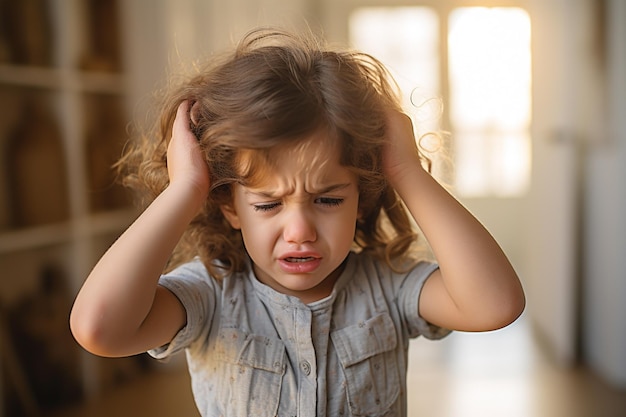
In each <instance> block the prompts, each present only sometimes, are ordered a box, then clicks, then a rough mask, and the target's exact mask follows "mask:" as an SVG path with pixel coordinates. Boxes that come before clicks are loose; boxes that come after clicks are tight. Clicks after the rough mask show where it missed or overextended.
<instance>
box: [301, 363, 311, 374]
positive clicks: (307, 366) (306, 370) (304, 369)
mask: <svg viewBox="0 0 626 417" xmlns="http://www.w3.org/2000/svg"><path fill="white" fill-rule="evenodd" d="M300 369H302V372H304V373H305V374H306V375H309V374H310V373H311V364H310V363H309V362H307V361H302V362H300Z"/></svg>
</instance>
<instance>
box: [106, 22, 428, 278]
mask: <svg viewBox="0 0 626 417" xmlns="http://www.w3.org/2000/svg"><path fill="white" fill-rule="evenodd" d="M197 68H198V69H197V73H195V74H194V75H192V76H191V77H190V78H187V79H184V80H182V82H179V83H178V84H177V85H175V86H171V87H170V88H169V89H168V91H167V92H166V93H165V94H163V95H162V96H161V104H160V106H158V108H159V110H160V111H159V113H160V114H159V120H158V121H157V123H154V125H153V127H152V129H151V130H148V131H147V132H145V133H144V134H142V135H141V136H140V138H139V140H138V141H136V142H134V143H133V144H131V145H130V146H129V149H128V150H127V152H126V153H125V155H124V156H123V157H122V159H121V160H120V161H119V163H118V168H119V169H120V172H121V173H122V174H123V175H124V179H125V181H124V182H125V183H126V184H127V185H129V186H131V187H133V188H136V189H138V190H144V191H147V192H148V193H147V194H145V196H146V197H147V200H146V201H145V202H150V201H151V200H152V199H154V198H155V197H156V196H157V195H158V194H159V193H161V192H162V191H163V190H164V189H165V187H167V184H168V176H167V167H166V153H167V143H168V141H169V139H170V136H171V130H172V124H173V121H174V118H175V115H176V109H177V108H178V106H179V104H180V103H181V102H182V101H184V100H190V101H191V102H193V103H194V107H193V120H194V123H193V124H192V130H193V132H194V133H195V135H196V136H197V138H198V140H199V143H200V145H201V147H202V149H203V151H204V154H205V157H206V161H207V163H208V166H209V172H210V179H211V191H210V194H209V198H208V199H207V201H206V204H205V205H204V207H203V209H202V211H201V212H200V213H199V214H198V215H197V216H196V218H195V219H194V220H193V221H192V223H191V224H190V225H189V227H188V229H187V231H186V233H185V234H184V236H183V238H182V239H181V242H180V243H179V245H178V247H177V248H176V250H175V251H174V254H173V257H172V260H171V262H170V267H173V266H175V265H178V264H180V263H181V262H185V261H188V260H190V259H191V258H193V257H195V256H200V258H201V259H202V260H203V262H204V263H205V265H206V266H207V268H208V270H209V272H210V273H211V274H212V275H214V276H217V277H220V276H223V275H224V274H227V273H231V272H235V271H242V270H244V269H245V268H246V252H245V248H244V246H243V240H242V237H241V232H240V231H239V230H234V229H233V228H231V227H230V225H229V224H228V222H227V221H226V219H225V218H224V216H223V215H222V213H221V210H220V207H221V206H222V205H227V204H230V203H231V201H232V195H231V185H232V184H233V183H235V182H242V181H244V180H246V178H241V173H238V172H237V157H238V155H240V154H241V150H251V151H253V153H255V154H258V156H259V158H257V159H256V162H253V164H254V166H258V165H259V164H261V163H262V162H263V161H267V160H269V155H270V153H271V152H272V150H273V149H275V148H276V147H279V146H286V145H295V144H299V143H301V142H303V140H305V139H307V138H308V137H310V135H311V134H313V133H315V132H316V131H318V130H319V129H326V131H327V133H328V136H329V137H331V138H333V140H336V141H337V142H338V143H339V146H340V149H341V156H340V163H341V164H342V165H343V166H345V167H347V168H348V169H350V170H352V171H353V172H354V173H355V174H356V175H357V177H358V178H359V212H360V213H361V216H360V218H359V220H358V221H357V228H356V233H355V237H354V243H355V246H356V247H357V248H360V250H363V251H367V252H370V253H371V254H373V255H374V256H376V257H378V258H380V259H383V260H385V261H387V262H388V263H389V264H390V265H392V263H393V260H394V259H396V258H399V257H403V256H405V255H406V254H407V252H408V250H409V248H410V246H411V244H412V243H413V242H415V241H416V234H415V232H414V229H413V227H412V223H411V221H410V218H409V216H408V214H407V212H406V210H405V208H404V206H403V204H402V201H401V200H400V198H399V197H398V196H397V194H396V193H395V191H394V190H393V189H392V188H391V187H390V186H389V185H388V184H387V182H386V180H385V177H384V175H383V173H382V169H381V150H382V146H383V143H384V141H385V114H386V111H388V109H389V108H395V109H399V108H400V104H399V94H398V92H397V86H396V84H395V83H394V82H393V80H392V78H391V77H390V75H389V73H388V72H387V70H386V69H385V67H384V66H383V65H382V64H381V63H380V62H379V61H378V60H376V59H375V58H373V57H371V56H369V55H367V54H364V53H360V52H356V51H351V50H339V49H333V48H330V47H328V46H326V45H323V44H322V43H321V42H320V41H319V40H318V39H316V38H315V37H313V36H309V35H306V36H304V35H296V34H292V33H288V32H284V31H280V30H268V29H258V30H255V31H253V32H250V33H249V34H248V35H246V36H245V37H244V38H243V40H242V41H241V42H240V43H239V44H238V45H237V47H236V48H235V50H234V51H233V52H231V53H229V54H227V55H224V56H222V57H220V58H213V59H212V60H211V62H210V63H209V64H208V65H206V66H204V67H197ZM252 171H254V169H252ZM251 175H254V174H253V173H252V174H251Z"/></svg>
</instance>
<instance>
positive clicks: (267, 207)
mask: <svg viewBox="0 0 626 417" xmlns="http://www.w3.org/2000/svg"><path fill="white" fill-rule="evenodd" d="M280 204H281V203H280V202H278V201H277V202H273V203H261V204H254V205H253V206H252V207H253V208H254V211H261V212H268V211H272V210H274V209H275V208H278V207H279V206H280Z"/></svg>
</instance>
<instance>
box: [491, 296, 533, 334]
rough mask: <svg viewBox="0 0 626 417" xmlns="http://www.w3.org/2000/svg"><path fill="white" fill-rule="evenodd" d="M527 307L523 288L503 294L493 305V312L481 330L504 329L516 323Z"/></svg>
mask: <svg viewBox="0 0 626 417" xmlns="http://www.w3.org/2000/svg"><path fill="white" fill-rule="evenodd" d="M525 308H526V297H525V295H524V291H523V290H522V289H521V287H520V289H519V290H516V291H512V292H511V294H508V295H506V296H502V297H501V298H500V299H499V300H497V302H496V303H495V304H494V305H493V306H492V308H491V312H490V313H489V314H488V318H486V320H485V322H484V324H483V328H482V329H481V331H491V330H498V329H502V328H504V327H506V326H508V325H510V324H512V323H514V322H515V321H516V320H517V319H518V318H519V317H520V316H521V315H522V313H523V312H524V309H525Z"/></svg>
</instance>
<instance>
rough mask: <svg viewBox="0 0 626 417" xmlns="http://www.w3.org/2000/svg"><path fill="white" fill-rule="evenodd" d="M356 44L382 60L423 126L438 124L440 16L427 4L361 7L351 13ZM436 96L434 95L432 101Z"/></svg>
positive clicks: (406, 105) (427, 129) (428, 129)
mask: <svg viewBox="0 0 626 417" xmlns="http://www.w3.org/2000/svg"><path fill="white" fill-rule="evenodd" d="M349 27H350V40H351V42H352V44H353V45H354V47H355V48H357V49H359V50H361V51H363V52H367V53H369V54H371V55H372V56H374V57H376V58H377V59H379V60H380V61H381V62H383V63H384V64H385V65H386V66H387V68H388V69H389V70H390V72H391V73H392V75H393V76H394V78H395V80H396V81H397V82H398V85H399V86H400V89H401V90H402V93H403V98H404V103H403V104H404V107H405V108H407V110H411V113H412V114H413V115H414V116H416V117H417V118H418V121H419V122H420V127H419V131H421V132H422V133H425V132H427V131H432V130H433V129H434V130H437V129H439V127H438V126H439V118H440V116H441V111H440V102H439V101H438V98H439V80H440V77H439V19H438V17H437V14H436V13H435V12H434V10H432V9H430V8H428V7H363V8H359V9H356V10H355V11H354V12H353V13H352V15H351V16H350V25H349ZM433 99H435V100H433Z"/></svg>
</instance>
